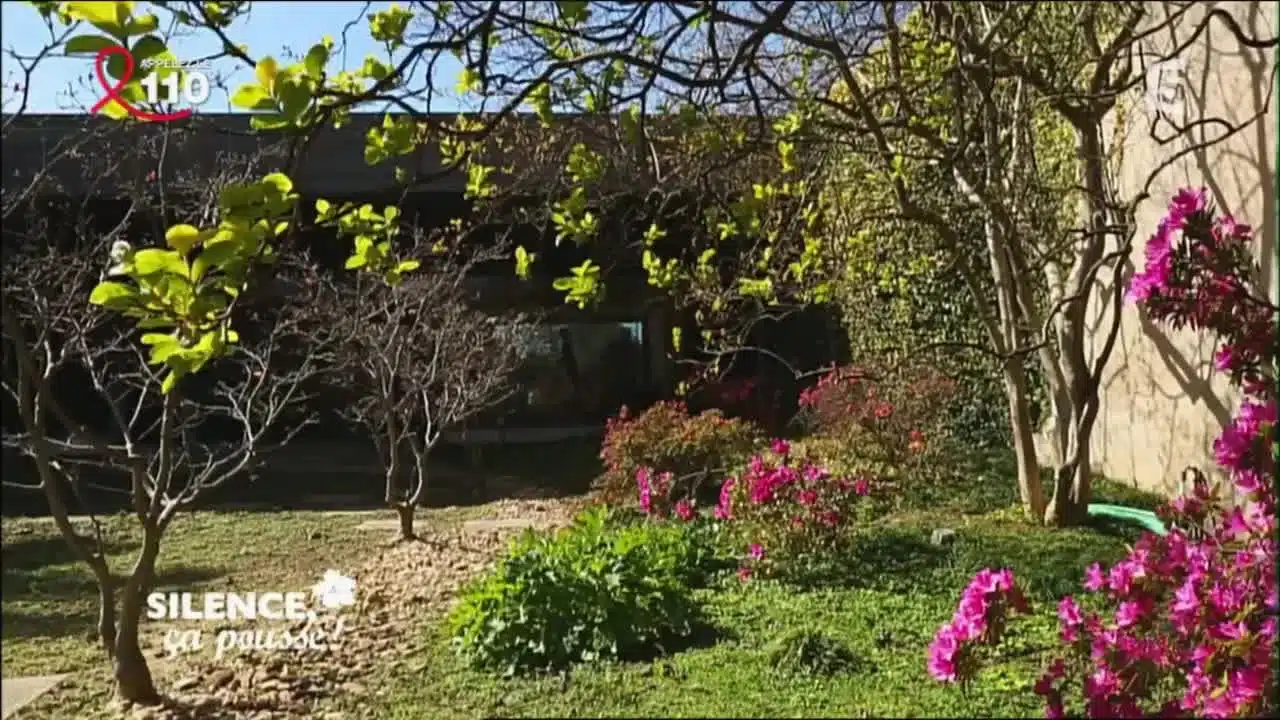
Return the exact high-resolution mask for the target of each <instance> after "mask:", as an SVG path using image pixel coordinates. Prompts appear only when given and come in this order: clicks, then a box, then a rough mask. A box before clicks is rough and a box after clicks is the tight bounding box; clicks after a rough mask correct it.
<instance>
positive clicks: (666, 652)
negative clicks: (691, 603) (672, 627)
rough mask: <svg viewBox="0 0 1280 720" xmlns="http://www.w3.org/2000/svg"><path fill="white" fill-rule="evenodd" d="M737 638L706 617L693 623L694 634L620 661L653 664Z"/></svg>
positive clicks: (638, 650) (630, 652)
mask: <svg viewBox="0 0 1280 720" xmlns="http://www.w3.org/2000/svg"><path fill="white" fill-rule="evenodd" d="M735 637H736V636H735V635H734V633H733V631H732V630H730V629H729V628H724V627H719V626H717V625H714V624H712V623H711V622H710V621H709V620H708V619H706V618H705V617H704V618H698V619H697V620H695V621H694V623H693V632H691V633H689V634H688V635H683V636H679V637H671V638H664V639H663V640H662V641H660V642H658V643H655V644H653V645H649V646H646V647H642V648H635V649H631V650H628V651H627V652H625V653H622V654H621V655H620V657H619V658H618V659H619V660H621V661H622V662H637V663H652V662H656V661H658V660H662V659H663V658H667V657H670V656H672V655H678V654H679V653H682V652H688V651H690V650H702V649H706V648H709V647H712V646H714V645H716V644H717V643H720V642H724V641H728V640H733V639H735Z"/></svg>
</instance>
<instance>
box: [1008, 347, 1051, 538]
mask: <svg viewBox="0 0 1280 720" xmlns="http://www.w3.org/2000/svg"><path fill="white" fill-rule="evenodd" d="M1022 373H1023V370H1022V368H1021V367H1019V366H1018V363H1017V361H1016V360H1009V361H1007V362H1006V363H1005V368H1004V387H1005V397H1006V398H1007V400H1008V405H1009V428H1010V430H1011V431H1012V432H1013V451H1014V455H1015V457H1016V458H1017V464H1018V495H1019V499H1020V500H1021V502H1022V511H1023V513H1025V514H1026V516H1027V519H1028V520H1031V521H1033V522H1037V523H1038V522H1041V521H1042V520H1043V516H1044V507H1045V501H1044V486H1043V484H1042V483H1041V482H1040V462H1039V460H1038V459H1037V458H1036V441H1035V426H1034V424H1033V422H1032V417H1031V406H1030V403H1029V402H1028V401H1027V382H1026V378H1025V377H1024V376H1023V374H1022Z"/></svg>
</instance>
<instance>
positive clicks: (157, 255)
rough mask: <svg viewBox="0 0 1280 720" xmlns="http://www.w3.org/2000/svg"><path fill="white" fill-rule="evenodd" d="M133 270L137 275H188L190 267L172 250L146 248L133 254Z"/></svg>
mask: <svg viewBox="0 0 1280 720" xmlns="http://www.w3.org/2000/svg"><path fill="white" fill-rule="evenodd" d="M133 267H134V271H135V272H137V274H138V275H139V276H144V277H145V276H147V275H158V274H169V275H178V276H180V277H184V278H185V277H189V276H190V272H191V271H190V269H189V268H188V267H187V263H186V261H185V260H183V259H182V256H181V255H179V254H178V253H176V252H174V251H172V250H159V249H156V248H147V249H145V250H139V251H138V252H136V253H134V256H133Z"/></svg>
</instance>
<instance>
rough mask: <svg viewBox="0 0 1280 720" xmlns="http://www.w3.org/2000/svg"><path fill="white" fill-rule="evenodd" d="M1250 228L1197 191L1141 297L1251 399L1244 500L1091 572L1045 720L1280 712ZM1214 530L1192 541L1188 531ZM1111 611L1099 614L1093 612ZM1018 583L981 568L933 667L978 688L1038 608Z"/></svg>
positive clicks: (1278, 313) (1200, 495)
mask: <svg viewBox="0 0 1280 720" xmlns="http://www.w3.org/2000/svg"><path fill="white" fill-rule="evenodd" d="M1252 249H1253V237H1252V231H1251V230H1250V228H1249V227H1248V226H1246V225H1243V224H1241V223H1239V222H1237V221H1236V220H1234V219H1233V218H1231V217H1230V216H1225V215H1216V214H1215V213H1214V211H1213V210H1212V208H1210V207H1209V206H1208V202H1207V200H1206V197H1205V193H1204V191H1203V190H1191V189H1186V190H1183V191H1182V192H1180V193H1178V195H1177V196H1176V197H1174V198H1173V200H1172V202H1171V203H1170V204H1169V212H1168V214H1167V215H1166V216H1165V218H1164V219H1163V220H1162V221H1161V222H1160V226H1159V229H1158V230H1157V231H1156V233H1155V234H1154V235H1153V236H1152V237H1151V239H1150V240H1149V241H1148V242H1147V246H1146V263H1145V267H1143V268H1142V269H1141V270H1140V272H1139V273H1138V274H1137V275H1135V276H1134V278H1133V280H1132V281H1131V283H1130V284H1129V290H1128V296H1129V298H1130V299H1131V300H1132V301H1134V302H1137V303H1139V304H1140V307H1141V310H1142V311H1143V312H1146V313H1148V314H1149V315H1150V316H1151V318H1152V319H1154V320H1156V321H1160V322H1164V323H1167V324H1169V325H1170V326H1172V327H1187V328H1191V329H1194V330H1198V331H1202V332H1206V333H1208V334H1210V335H1212V336H1213V337H1214V339H1215V340H1216V341H1217V343H1218V351H1217V353H1216V354H1215V357H1214V361H1215V362H1214V364H1215V366H1216V367H1217V369H1218V370H1219V371H1221V372H1223V373H1225V374H1227V376H1228V377H1229V378H1230V379H1231V381H1232V382H1233V383H1234V384H1235V385H1237V386H1239V387H1240V388H1241V389H1242V390H1243V392H1244V396H1245V397H1244V401H1243V403H1242V404H1241V406H1240V409H1239V410H1238V412H1237V414H1236V418H1235V420H1234V421H1233V422H1232V423H1231V425H1230V426H1228V427H1227V428H1226V429H1225V430H1223V433H1222V435H1221V436H1219V438H1218V439H1217V441H1215V443H1214V455H1215V459H1216V460H1217V462H1218V464H1219V465H1220V466H1221V467H1222V468H1223V470H1224V471H1226V472H1227V473H1229V474H1230V478H1231V481H1232V483H1233V484H1234V485H1235V489H1236V491H1237V494H1238V498H1239V502H1237V503H1235V504H1230V505H1228V504H1224V503H1223V498H1221V497H1220V496H1219V494H1218V492H1217V488H1209V487H1207V486H1201V487H1198V488H1197V489H1196V491H1195V493H1194V494H1193V495H1190V496H1185V497H1180V498H1178V499H1177V500H1175V501H1173V502H1172V503H1170V504H1169V506H1168V507H1166V508H1164V509H1163V510H1162V514H1163V515H1164V516H1165V519H1166V520H1168V521H1169V522H1170V524H1171V525H1172V526H1173V529H1172V530H1171V531H1169V532H1168V534H1166V535H1156V534H1152V533H1147V534H1145V535H1144V536H1143V537H1142V538H1141V539H1140V540H1139V541H1138V543H1137V544H1136V545H1135V546H1134V548H1133V550H1132V552H1130V554H1129V556H1128V557H1127V558H1125V559H1124V560H1122V561H1121V562H1119V563H1117V564H1116V565H1115V566H1113V567H1111V568H1110V569H1104V568H1102V567H1101V566H1099V565H1098V564H1094V565H1093V566H1091V567H1089V568H1088V570H1087V571H1086V573H1085V582H1084V587H1085V589H1086V590H1088V591H1089V592H1091V593H1097V594H1098V596H1095V597H1091V598H1087V599H1086V601H1085V602H1078V601H1077V600H1076V599H1075V598H1072V597H1070V596H1068V597H1065V598H1063V599H1062V601H1061V602H1060V603H1059V605H1058V607H1057V615H1058V619H1059V621H1060V624H1061V640H1062V644H1063V648H1062V650H1063V653H1062V655H1061V656H1059V657H1057V658H1055V659H1054V660H1052V662H1051V663H1050V664H1049V666H1048V667H1047V668H1046V670H1045V673H1044V675H1043V676H1042V677H1041V678H1040V680H1039V681H1038V682H1037V683H1036V685H1035V692H1036V693H1037V694H1038V695H1041V696H1043V697H1044V699H1045V704H1046V716H1047V717H1064V716H1067V715H1077V714H1081V713H1082V714H1084V715H1085V716H1088V717H1155V716H1159V717H1181V716H1193V717H1264V716H1270V715H1273V714H1274V713H1275V710H1276V677H1275V639H1276V630H1277V612H1278V611H1280V598H1278V597H1277V581H1276V514H1275V512H1276V508H1275V493H1276V488H1275V480H1276V475H1275V473H1276V458H1277V456H1280V452H1278V450H1277V444H1276V371H1277V365H1276V359H1277V355H1276V346H1277V340H1280V338H1278V337H1277V329H1276V322H1277V320H1280V307H1277V306H1276V305H1275V304H1274V303H1273V302H1272V301H1271V300H1269V299H1268V298H1267V297H1266V295H1265V294H1264V293H1265V291H1264V292H1259V290H1258V287H1257V285H1256V284H1255V282H1254V280H1255V279H1256V278H1257V277H1258V267H1257V266H1256V264H1255V263H1254V262H1253V260H1252ZM1205 520H1210V521H1211V522H1210V523H1209V525H1210V527H1212V528H1213V529H1212V531H1211V532H1210V533H1208V534H1206V535H1203V536H1200V535H1191V534H1189V533H1188V532H1186V531H1184V530H1183V529H1181V528H1183V527H1188V526H1197V527H1202V526H1203V525H1204V524H1205V523H1204V521H1205ZM1098 607H1100V608H1105V610H1098V611H1092V610H1090V609H1089V608H1098ZM1030 611H1031V608H1030V607H1029V606H1028V604H1027V602H1026V600H1025V597H1024V596H1023V594H1022V592H1021V591H1020V590H1019V588H1018V586H1017V581H1016V578H1014V577H1013V575H1012V573H1010V572H1009V571H1007V570H1003V571H998V572H996V571H991V570H984V571H982V572H981V573H979V574H978V576H977V577H975V578H974V580H973V583H971V584H970V586H969V587H968V588H967V589H966V590H965V591H964V595H963V597H962V599H961V601H960V606H959V608H957V610H956V613H955V617H954V618H953V619H952V620H951V622H950V623H948V624H947V625H944V626H943V627H942V628H941V629H940V630H939V631H938V634H937V636H936V638H935V639H934V642H933V644H932V645H931V646H930V649H929V661H928V666H929V672H930V673H931V674H932V675H933V676H934V677H935V678H937V679H938V680H940V681H942V682H961V683H965V682H968V681H970V680H971V679H972V678H973V677H974V674H975V673H976V672H977V671H978V670H979V668H980V665H981V660H982V658H983V654H984V652H985V651H986V649H987V648H989V647H991V646H993V645H996V644H998V643H999V642H1000V637H1001V633H1002V631H1003V629H1004V627H1005V626H1006V624H1007V623H1008V622H1009V621H1010V620H1011V618H1012V616H1014V615H1017V614H1025V613H1027V612H1030Z"/></svg>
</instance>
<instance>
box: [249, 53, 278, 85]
mask: <svg viewBox="0 0 1280 720" xmlns="http://www.w3.org/2000/svg"><path fill="white" fill-rule="evenodd" d="M279 72H280V66H279V65H278V64H277V63H276V60H275V58H273V57H271V56H267V57H264V58H262V59H261V60H259V61H258V66H257V67H256V68H254V70H253V75H254V77H256V78H257V79H258V84H259V85H261V86H262V87H263V88H265V89H266V91H267V92H268V93H269V94H274V93H275V86H276V74H277V73H279Z"/></svg>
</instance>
